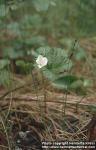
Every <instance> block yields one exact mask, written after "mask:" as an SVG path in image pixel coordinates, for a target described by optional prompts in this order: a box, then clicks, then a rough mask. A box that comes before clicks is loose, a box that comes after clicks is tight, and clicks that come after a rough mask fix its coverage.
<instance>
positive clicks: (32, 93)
mask: <svg viewBox="0 0 96 150" xmlns="http://www.w3.org/2000/svg"><path fill="white" fill-rule="evenodd" d="M80 43H81V45H83V46H84V48H85V49H86V50H88V52H89V53H90V54H91V56H92V57H94V59H96V41H95V42H94V40H93V42H91V40H90V39H87V40H81V41H80ZM77 68H78V69H77V72H79V71H80V68H79V67H77ZM83 71H84V72H82V74H87V75H88V76H89V77H90V78H91V77H92V78H93V81H94V85H93V87H92V88H90V89H89V93H88V95H87V96H77V95H76V94H74V93H71V94H66V93H64V92H63V93H62V92H60V91H58V90H55V89H54V88H52V87H51V88H52V89H50V85H48V88H47V87H46V89H43V88H42V85H40V86H38V87H37V88H34V86H33V83H31V82H30V81H31V76H30V75H28V76H22V75H14V76H13V78H12V80H13V81H14V84H13V86H12V87H13V88H12V87H11V88H9V89H5V88H3V87H0V150H7V149H9V150H33V149H34V150H35V149H36V150H40V149H41V150H42V144H41V141H53V140H55V141H66V140H67V141H76V140H77V141H80V140H86V141H87V140H88V141H94V140H96V89H95V87H96V78H95V75H94V73H93V72H91V73H90V69H89V68H88V70H87V71H86V70H83ZM92 75H93V76H92ZM49 149H50V148H49ZM58 149H59V148H58Z"/></svg>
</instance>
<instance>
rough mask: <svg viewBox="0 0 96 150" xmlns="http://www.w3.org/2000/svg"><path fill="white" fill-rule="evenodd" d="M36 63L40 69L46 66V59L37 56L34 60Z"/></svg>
mask: <svg viewBox="0 0 96 150" xmlns="http://www.w3.org/2000/svg"><path fill="white" fill-rule="evenodd" d="M36 63H37V65H38V67H39V68H42V67H44V66H46V65H47V63H48V59H47V58H46V57H43V56H42V55H39V56H38V58H37V59H36Z"/></svg>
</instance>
